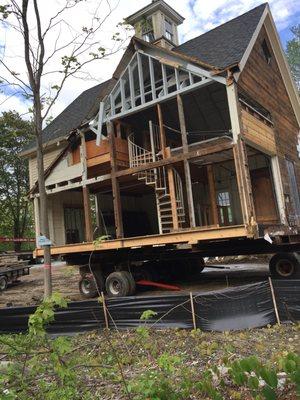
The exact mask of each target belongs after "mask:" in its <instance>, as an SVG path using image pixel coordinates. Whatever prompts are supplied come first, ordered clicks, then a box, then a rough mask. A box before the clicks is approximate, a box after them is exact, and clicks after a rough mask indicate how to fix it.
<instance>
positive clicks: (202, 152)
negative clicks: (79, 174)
mask: <svg viewBox="0 0 300 400" xmlns="http://www.w3.org/2000/svg"><path fill="white" fill-rule="evenodd" d="M232 148H233V145H232V142H231V141H229V140H228V143H224V142H223V143H219V144H216V145H212V146H210V147H207V148H203V149H199V150H194V151H190V152H189V153H186V154H183V153H182V154H178V155H176V156H172V157H170V158H165V159H163V160H159V161H155V162H152V163H150V162H149V163H147V164H144V165H141V166H138V167H133V168H127V169H124V170H120V171H117V172H116V173H115V176H116V177H117V178H120V177H122V176H128V175H133V174H137V173H138V172H142V171H148V170H150V169H154V168H159V167H163V166H166V165H170V164H175V163H178V162H180V161H184V160H191V159H194V158H201V157H204V156H207V155H210V154H214V153H219V152H222V151H226V150H230V149H232ZM111 178H112V175H111V174H106V175H101V176H97V177H96V178H90V179H87V180H86V181H82V182H74V183H68V184H67V185H65V186H61V187H57V188H54V189H48V190H47V194H54V193H59V192H63V191H66V190H71V189H77V188H79V187H82V186H83V185H93V184H95V183H100V182H105V181H108V180H110V179H111Z"/></svg>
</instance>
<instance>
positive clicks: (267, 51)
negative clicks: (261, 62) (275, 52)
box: [261, 39, 272, 64]
mask: <svg viewBox="0 0 300 400" xmlns="http://www.w3.org/2000/svg"><path fill="white" fill-rule="evenodd" d="M261 48H262V51H263V53H264V56H265V59H266V61H267V63H268V64H270V62H271V58H272V55H271V52H270V49H269V46H268V43H267V41H266V39H264V40H263V42H262V44H261Z"/></svg>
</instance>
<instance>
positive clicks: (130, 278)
mask: <svg viewBox="0 0 300 400" xmlns="http://www.w3.org/2000/svg"><path fill="white" fill-rule="evenodd" d="M122 272H123V273H124V274H125V275H126V277H127V280H128V282H129V287H130V291H129V295H130V296H133V295H134V294H135V290H136V284H135V280H134V278H133V276H132V273H131V272H129V271H122Z"/></svg>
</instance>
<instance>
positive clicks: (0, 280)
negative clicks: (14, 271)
mask: <svg viewBox="0 0 300 400" xmlns="http://www.w3.org/2000/svg"><path fill="white" fill-rule="evenodd" d="M7 283H8V280H7V278H6V276H0V292H3V291H4V290H6V288H7Z"/></svg>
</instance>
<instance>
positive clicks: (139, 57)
mask: <svg viewBox="0 0 300 400" xmlns="http://www.w3.org/2000/svg"><path fill="white" fill-rule="evenodd" d="M136 56H137V61H138V74H139V84H140V94H141V103H142V104H144V103H145V87H144V74H143V65H142V56H141V54H140V53H137V55H136Z"/></svg>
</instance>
